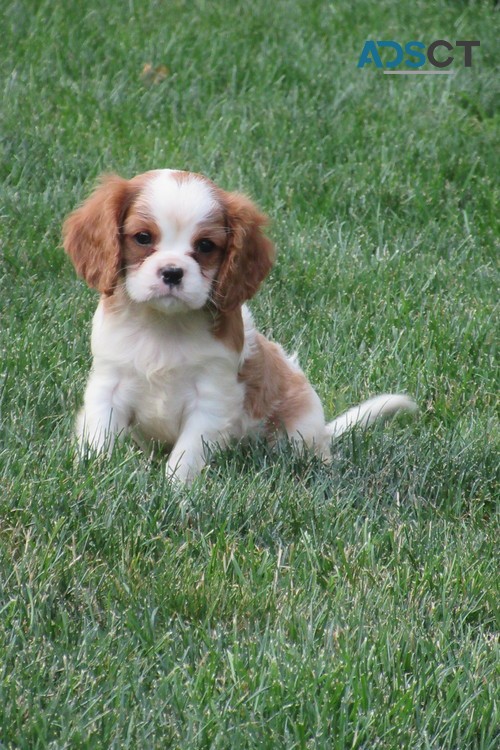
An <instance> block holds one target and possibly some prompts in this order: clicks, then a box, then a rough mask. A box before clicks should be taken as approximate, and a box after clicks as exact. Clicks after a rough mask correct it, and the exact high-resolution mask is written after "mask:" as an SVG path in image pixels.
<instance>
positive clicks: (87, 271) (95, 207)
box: [63, 175, 136, 295]
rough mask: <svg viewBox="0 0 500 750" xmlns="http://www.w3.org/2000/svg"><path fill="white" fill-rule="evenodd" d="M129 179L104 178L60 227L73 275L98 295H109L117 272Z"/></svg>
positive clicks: (130, 191)
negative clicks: (74, 271)
mask: <svg viewBox="0 0 500 750" xmlns="http://www.w3.org/2000/svg"><path fill="white" fill-rule="evenodd" d="M135 192H136V191H135V189H134V188H133V187H132V185H131V182H130V181H129V180H125V179H123V178H122V177H118V175H107V176H105V177H103V178H102V180H101V184H100V185H99V186H98V187H97V188H96V190H95V191H94V192H93V193H92V195H91V196H90V198H88V199H87V200H86V201H85V203H83V204H82V205H81V206H80V208H77V209H76V211H73V213H72V214H70V215H69V216H68V218H67V219H66V221H65V223H64V227H63V238H64V249H65V250H66V252H67V253H68V255H69V256H70V258H71V260H72V261H73V264H74V266H75V268H76V272H77V273H78V275H79V276H81V277H82V278H83V279H85V281H86V282H87V284H88V285H89V286H91V287H93V288H94V289H97V290H98V291H99V292H101V293H102V294H107V295H110V294H113V290H114V288H115V286H116V283H117V280H118V276H119V273H120V270H121V263H122V259H121V237H120V231H121V226H122V223H123V221H124V218H125V213H126V211H127V208H128V207H129V205H130V202H131V200H132V197H133V196H134V194H135Z"/></svg>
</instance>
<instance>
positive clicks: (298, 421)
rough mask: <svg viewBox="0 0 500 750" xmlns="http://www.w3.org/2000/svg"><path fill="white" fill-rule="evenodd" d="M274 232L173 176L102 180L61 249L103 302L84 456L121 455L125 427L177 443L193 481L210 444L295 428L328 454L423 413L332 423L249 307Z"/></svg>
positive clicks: (401, 400) (395, 401)
mask: <svg viewBox="0 0 500 750" xmlns="http://www.w3.org/2000/svg"><path fill="white" fill-rule="evenodd" d="M265 223H266V217H265V216H264V215H263V214H262V213H260V211H259V210H258V209H257V207H256V206H255V205H254V204H253V203H252V202H251V201H250V200H249V199H248V198H246V197H245V196H243V195H240V194H238V193H228V192H225V191H224V190H221V189H220V188H219V187H217V186H216V185H215V184H214V183H212V182H211V181H210V180H208V179H207V178H205V177H203V176H201V175H198V174H194V173H191V172H182V171H176V170H168V169H162V170H156V171H151V172H147V173H146V174H143V175H139V176H137V177H134V178H133V179H131V180H125V179H122V178H121V177H118V176H108V177H105V178H104V179H103V180H102V182H101V184H100V186H99V187H98V188H97V189H96V190H95V192H94V193H93V194H92V195H91V196H90V198H89V199H88V200H87V201H86V202H85V203H84V204H83V205H82V206H81V207H80V208H78V209H77V210H76V211H74V212H73V213H72V214H71V215H70V216H69V217H68V219H67V220H66V222H65V225H64V248H65V250H66V252H67V253H68V254H69V256H70V257H71V259H72V261H73V263H74V265H75V268H76V270H77V272H78V274H79V275H80V276H82V277H83V278H84V279H85V281H86V282H87V283H88V284H89V285H90V286H91V287H93V288H95V289H97V290H98V291H99V292H100V293H101V299H100V302H99V305H98V307H97V311H96V313H95V315H94V320H93V328H92V354H93V367H92V371H91V374H90V378H89V381H88V384H87V388H86V391H85V399H84V406H83V409H82V410H81V412H80V414H79V416H78V419H77V437H78V441H79V444H80V446H81V448H82V449H83V448H84V447H85V446H88V447H90V448H91V449H93V450H95V451H97V452H101V451H103V450H110V449H111V448H112V446H113V442H114V440H115V438H116V437H118V436H121V435H124V434H125V433H127V432H130V433H132V434H133V435H134V436H136V437H137V439H138V440H139V441H144V440H145V439H146V440H151V439H152V440H159V441H161V442H163V443H165V444H166V445H167V446H168V447H169V448H171V452H170V456H169V459H168V463H167V473H168V475H169V476H171V477H175V478H176V479H178V480H180V481H190V480H192V479H193V478H194V477H195V476H196V475H197V474H198V473H199V472H200V470H201V469H202V468H203V466H204V465H205V462H206V451H205V448H206V444H207V443H208V444H209V443H217V444H218V445H225V444H227V442H228V441H230V440H232V439H239V438H242V437H244V436H246V435H249V434H252V433H255V432H256V431H260V432H262V431H264V432H265V433H267V434H269V436H273V435H276V434H279V433H285V434H286V435H288V437H289V438H290V439H291V440H292V441H295V442H297V443H300V444H302V443H305V444H306V445H307V446H310V447H311V448H312V449H313V450H314V451H315V452H317V453H318V454H319V455H321V456H323V457H325V458H327V457H328V456H329V450H330V443H331V440H332V438H335V437H337V436H338V435H340V434H342V433H343V432H344V431H345V430H347V429H349V428H351V427H352V426H353V425H355V424H359V425H362V426H366V425H368V424H370V423H371V422H373V421H374V420H375V419H376V418H377V417H380V416H387V415H390V414H393V413H394V412H396V411H397V410H399V409H409V410H413V409H414V408H415V405H414V402H413V401H412V400H411V399H410V398H408V397H407V396H402V395H389V394H386V395H382V396H377V397H375V398H373V399H370V400H369V401H366V402H364V403H363V404H361V405H360V406H356V407H354V408H353V409H350V410H349V411H347V412H346V413H345V414H343V415H341V416H340V417H338V418H337V419H335V420H333V422H330V423H329V424H325V418H324V414H323V408H322V405H321V402H320V400H319V398H318V396H317V394H316V392H315V391H314V389H313V388H312V386H311V385H310V383H309V382H308V380H307V379H306V377H305V375H304V373H303V372H302V370H301V369H300V367H299V366H298V364H297V363H296V361H295V360H294V359H293V358H290V357H287V355H286V354H285V352H284V351H283V349H282V348H281V347H280V346H279V345H278V344H275V343H273V342H271V341H268V340H267V339H266V338H265V337H264V336H263V335H262V334H260V333H259V332H258V331H256V329H255V326H254V323H253V320H252V316H251V314H250V312H249V310H248V308H247V307H246V305H245V304H244V303H245V302H246V301H247V300H249V299H250V298H251V297H253V295H254V294H255V292H256V291H257V289H258V288H259V286H260V284H261V282H262V281H263V279H264V278H265V276H266V275H267V274H268V272H269V271H270V269H271V266H272V263H273V260H274V247H273V245H272V243H271V241H270V240H269V239H268V238H267V237H266V236H265V235H264V233H263V227H264V225H265Z"/></svg>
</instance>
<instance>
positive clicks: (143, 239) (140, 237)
mask: <svg viewBox="0 0 500 750" xmlns="http://www.w3.org/2000/svg"><path fill="white" fill-rule="evenodd" d="M134 240H135V241H136V242H137V244H138V245H150V244H151V242H152V241H153V238H152V236H151V232H137V234H134Z"/></svg>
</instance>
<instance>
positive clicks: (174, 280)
mask: <svg viewBox="0 0 500 750" xmlns="http://www.w3.org/2000/svg"><path fill="white" fill-rule="evenodd" d="M183 276H184V271H183V269H182V268H176V267H175V266H167V267H166V268H162V269H161V277H162V279H163V283H164V284H169V285H170V286H177V285H178V284H180V283H181V279H182V277H183Z"/></svg>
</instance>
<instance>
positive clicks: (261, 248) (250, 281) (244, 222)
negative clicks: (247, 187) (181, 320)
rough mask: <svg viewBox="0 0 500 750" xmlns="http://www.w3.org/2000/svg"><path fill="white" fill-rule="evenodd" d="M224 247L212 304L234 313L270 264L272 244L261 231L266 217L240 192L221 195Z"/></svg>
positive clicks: (272, 253) (255, 289) (260, 281)
mask: <svg viewBox="0 0 500 750" xmlns="http://www.w3.org/2000/svg"><path fill="white" fill-rule="evenodd" d="M223 205H224V207H225V212H226V223H227V230H228V246H227V249H226V255H225V257H224V260H223V262H222V266H221V269H220V271H219V274H218V278H217V286H216V293H215V299H214V302H215V305H216V307H218V308H219V310H221V311H223V312H229V311H230V310H234V309H235V308H237V307H238V306H239V305H241V304H243V302H245V301H246V300H248V299H250V298H251V297H253V295H254V294H255V292H256V291H257V289H258V288H259V286H260V285H261V283H262V281H263V280H264V279H265V277H266V276H267V274H268V273H269V271H270V270H271V267H272V265H273V261H274V245H273V243H272V242H271V240H270V239H268V238H267V237H266V236H265V235H264V233H263V231H262V228H263V226H264V225H265V224H266V223H267V217H266V216H265V215H264V214H262V213H261V212H260V211H259V209H258V208H257V207H256V206H255V204H254V203H252V201H251V200H250V199H249V198H247V197H246V196H245V195H241V194H240V193H226V192H223Z"/></svg>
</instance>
